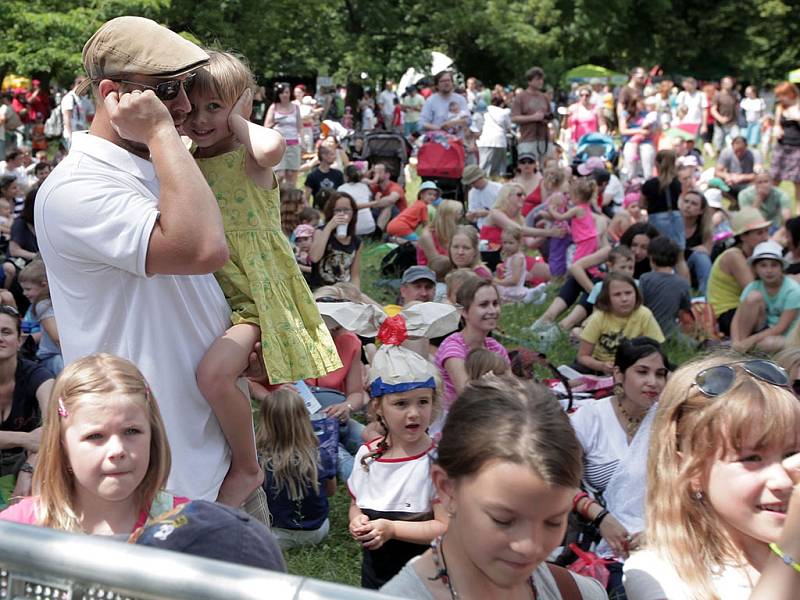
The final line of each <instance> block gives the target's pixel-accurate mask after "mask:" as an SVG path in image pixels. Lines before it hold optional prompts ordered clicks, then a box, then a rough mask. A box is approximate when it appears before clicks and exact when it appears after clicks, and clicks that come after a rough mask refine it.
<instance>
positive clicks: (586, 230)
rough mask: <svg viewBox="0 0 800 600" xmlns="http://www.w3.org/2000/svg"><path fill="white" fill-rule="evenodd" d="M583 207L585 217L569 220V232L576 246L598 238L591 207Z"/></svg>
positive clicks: (575, 217) (584, 205)
mask: <svg viewBox="0 0 800 600" xmlns="http://www.w3.org/2000/svg"><path fill="white" fill-rule="evenodd" d="M581 207H582V208H583V216H582V217H579V216H577V215H576V216H574V217H572V218H571V219H570V220H569V231H570V234H571V235H572V241H573V242H575V243H576V244H577V243H578V242H585V241H586V240H588V239H591V238H593V237H594V238H596V237H597V227H596V226H595V223H594V215H593V214H592V209H591V207H590V206H589V205H588V204H582V205H581ZM575 260H577V259H575Z"/></svg>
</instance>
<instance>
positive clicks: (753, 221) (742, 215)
mask: <svg viewBox="0 0 800 600" xmlns="http://www.w3.org/2000/svg"><path fill="white" fill-rule="evenodd" d="M770 225H772V223H770V222H769V221H767V220H766V219H764V216H763V215H762V214H761V211H760V210H758V209H757V208H753V207H752V206H746V207H744V208H743V209H742V210H740V211H739V212H737V213H733V215H732V216H731V229H733V235H742V234H743V233H747V232H748V231H753V230H754V229H764V228H765V227H769V226H770Z"/></svg>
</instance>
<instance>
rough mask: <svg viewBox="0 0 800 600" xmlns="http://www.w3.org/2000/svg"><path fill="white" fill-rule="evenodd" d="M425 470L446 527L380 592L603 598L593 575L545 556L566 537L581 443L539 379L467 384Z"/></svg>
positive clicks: (418, 599) (419, 597) (430, 599)
mask: <svg viewBox="0 0 800 600" xmlns="http://www.w3.org/2000/svg"><path fill="white" fill-rule="evenodd" d="M431 478H432V480H433V485H434V487H435V489H436V496H437V498H438V499H439V501H440V502H441V504H443V505H444V508H445V510H446V513H447V515H448V517H449V523H448V526H447V533H446V534H443V535H441V536H440V537H438V538H437V539H436V540H435V541H434V542H433V543H432V544H431V548H430V549H429V550H428V551H427V552H425V553H424V554H423V555H422V556H419V557H416V558H414V559H412V560H411V561H410V562H409V563H408V564H407V565H406V566H405V567H403V569H402V571H400V573H399V574H398V575H397V576H395V577H394V578H393V579H392V580H391V581H390V582H389V583H388V584H386V585H385V586H384V587H383V588H382V589H381V591H383V592H386V593H387V594H393V595H395V596H399V597H403V598H414V599H415V600H441V599H451V600H455V599H461V600H477V599H480V600H483V599H484V598H503V599H510V600H516V599H522V598H525V599H528V598H537V599H538V600H559V599H561V598H583V599H584V600H600V599H606V598H608V596H607V595H606V593H605V590H603V588H602V586H601V585H600V583H598V582H597V581H595V580H593V579H589V578H586V577H582V576H580V575H573V574H572V573H570V572H569V571H566V570H565V569H561V568H558V567H550V566H548V565H547V564H546V563H545V561H546V560H547V557H548V556H549V555H550V553H551V552H553V550H555V549H556V547H558V545H559V544H560V543H561V541H562V538H563V537H564V531H565V529H566V527H567V521H568V517H569V513H570V510H571V509H572V498H573V496H574V495H575V493H576V492H577V491H578V485H579V484H580V481H581V449H580V445H579V444H578V440H577V439H576V437H575V433H574V432H573V431H572V427H571V426H570V423H569V419H568V418H567V416H566V415H565V414H564V413H563V411H562V410H561V409H560V407H559V405H558V403H557V402H556V401H555V399H554V398H553V397H552V396H551V395H550V394H549V393H548V392H547V391H546V390H545V389H544V388H543V387H541V386H538V385H531V386H523V385H522V383H520V382H519V381H517V380H515V379H513V378H497V377H491V376H488V377H487V378H486V380H484V381H480V382H472V383H470V384H469V385H468V386H467V387H466V389H465V390H464V392H463V393H462V394H461V396H459V398H458V402H456V403H455V405H454V406H453V410H452V411H451V412H450V415H449V417H448V419H447V422H446V424H445V426H444V431H443V432H442V438H441V441H440V442H439V447H438V456H437V459H436V462H435V463H434V465H433V466H432V467H431Z"/></svg>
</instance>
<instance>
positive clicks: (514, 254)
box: [494, 227, 530, 302]
mask: <svg viewBox="0 0 800 600" xmlns="http://www.w3.org/2000/svg"><path fill="white" fill-rule="evenodd" d="M501 239H502V242H503V246H502V250H501V251H500V255H501V256H502V257H503V259H504V260H503V268H504V274H503V277H497V276H495V278H494V284H495V285H496V286H497V291H498V292H500V298H501V300H502V301H503V302H519V301H524V300H526V299H527V298H528V292H529V291H530V290H528V288H526V287H525V277H526V275H527V271H526V264H525V255H524V254H523V253H522V231H520V229H519V227H514V228H511V227H509V228H508V229H505V230H503V236H502V238H501Z"/></svg>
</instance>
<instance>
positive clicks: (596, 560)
mask: <svg viewBox="0 0 800 600" xmlns="http://www.w3.org/2000/svg"><path fill="white" fill-rule="evenodd" d="M569 549H570V550H572V551H573V552H574V553H575V554H576V555H577V557H578V560H576V561H575V562H574V563H572V564H571V565H568V566H567V568H568V569H569V570H570V571H572V572H573V573H577V574H578V575H585V576H586V577H592V578H593V579H597V581H599V582H600V583H601V584H602V585H603V587H604V588H605V587H607V586H608V578H609V573H608V567H606V565H607V564H608V563H610V562H611V561H610V560H606V559H605V558H600V557H599V556H597V554H595V553H594V552H588V551H586V550H581V549H580V547H578V545H577V544H570V545H569Z"/></svg>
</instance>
